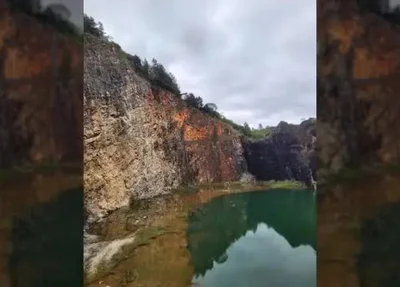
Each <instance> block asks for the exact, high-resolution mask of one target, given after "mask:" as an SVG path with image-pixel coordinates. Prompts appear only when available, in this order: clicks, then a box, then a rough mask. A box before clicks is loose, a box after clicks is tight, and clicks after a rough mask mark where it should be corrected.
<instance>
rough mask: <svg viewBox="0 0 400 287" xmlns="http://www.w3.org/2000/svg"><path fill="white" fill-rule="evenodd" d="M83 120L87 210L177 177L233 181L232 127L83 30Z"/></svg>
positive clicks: (237, 166) (237, 164) (176, 182)
mask: <svg viewBox="0 0 400 287" xmlns="http://www.w3.org/2000/svg"><path fill="white" fill-rule="evenodd" d="M84 121H85V123H84V145H85V161H84V165H85V166H84V169H85V206H86V209H87V212H88V215H92V216H95V217H96V216H101V215H104V214H105V213H107V212H108V211H111V210H113V209H116V208H118V207H121V206H123V205H127V204H128V203H129V200H130V199H131V198H146V197H153V196H156V195H159V194H163V193H167V192H169V191H170V190H171V189H173V188H176V187H178V186H180V185H182V184H187V183H191V182H224V181H235V180H239V179H240V176H241V174H242V173H243V172H244V171H246V169H247V168H246V161H245V158H244V150H243V147H242V144H241V136H240V134H239V133H238V132H236V131H235V130H233V129H232V128H231V127H230V126H229V125H227V124H224V123H222V122H220V121H218V120H216V119H214V118H212V117H209V116H207V115H205V114H203V113H202V112H200V111H198V110H196V109H193V108H189V107H187V106H186V105H185V104H184V102H183V101H182V100H181V99H180V98H179V97H178V96H177V95H174V94H172V93H170V92H167V91H165V90H163V89H160V88H159V87H156V86H154V85H151V84H150V83H149V81H148V80H145V79H144V78H142V77H140V76H138V75H137V74H136V73H135V71H134V69H133V67H132V65H131V64H130V63H129V61H128V60H127V59H126V58H125V57H123V56H122V54H121V50H120V48H119V47H117V46H115V45H112V44H111V43H107V42H103V41H102V40H100V39H98V38H95V37H92V36H90V35H87V36H86V38H85V63H84Z"/></svg>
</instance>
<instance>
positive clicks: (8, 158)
mask: <svg viewBox="0 0 400 287" xmlns="http://www.w3.org/2000/svg"><path fill="white" fill-rule="evenodd" d="M2 2H4V1H2ZM0 31H1V32H0V86H1V91H0V167H1V168H8V167H10V166H14V165H19V164H24V163H41V162H49V161H52V162H54V161H79V162H81V161H82V150H83V146H82V142H83V137H82V135H83V130H82V126H83V120H82V114H83V110H82V98H83V97H82V75H83V71H82V58H83V57H82V52H83V51H82V44H79V43H77V42H75V41H74V40H73V39H70V38H68V37H65V36H62V35H60V34H59V33H58V32H57V31H56V30H55V29H53V28H52V27H45V26H44V25H42V24H41V23H39V22H38V21H37V20H35V19H33V18H31V17H28V16H26V15H23V14H11V13H9V11H8V10H7V9H5V8H4V3H3V4H1V9H0ZM49 55H53V57H49Z"/></svg>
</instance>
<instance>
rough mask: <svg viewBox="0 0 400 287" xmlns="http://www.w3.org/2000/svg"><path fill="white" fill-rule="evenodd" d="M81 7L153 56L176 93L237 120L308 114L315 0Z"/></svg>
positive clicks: (130, 0)
mask: <svg viewBox="0 0 400 287" xmlns="http://www.w3.org/2000/svg"><path fill="white" fill-rule="evenodd" d="M111 3H112V4H111ZM84 9H85V13H87V14H89V15H90V16H93V17H94V18H95V19H96V20H98V21H101V22H102V23H103V24H104V27H105V29H106V31H107V32H108V33H109V34H110V35H111V36H112V37H113V38H114V41H116V42H117V43H119V44H120V45H121V46H122V47H123V49H124V50H126V51H127V52H129V53H131V54H137V55H139V56H140V57H141V58H147V59H149V60H151V59H152V58H155V59H157V60H158V61H159V62H160V63H162V64H163V65H164V66H165V67H166V68H167V69H168V70H170V71H171V72H172V73H173V74H174V75H175V76H176V78H177V80H178V83H179V85H180V87H181V90H182V91H183V92H193V93H195V94H196V95H199V96H201V97H202V98H203V99H204V102H213V103H216V104H217V106H218V107H219V111H220V112H222V113H223V114H224V115H225V116H226V117H228V118H231V119H233V120H234V121H236V122H237V123H240V124H243V123H244V122H245V121H247V122H248V123H249V124H251V125H252V126H257V125H258V123H262V124H263V125H275V124H277V123H278V122H279V121H281V120H284V121H288V122H294V123H298V122H299V121H300V119H301V118H308V117H311V116H315V114H316V3H315V0H302V1H293V0H281V1H272V0H248V1H243V0H218V1H217V0H202V1H185V0H169V1H158V0H124V1H122V0H120V1H117V2H110V1H106V0H86V1H85V2H84Z"/></svg>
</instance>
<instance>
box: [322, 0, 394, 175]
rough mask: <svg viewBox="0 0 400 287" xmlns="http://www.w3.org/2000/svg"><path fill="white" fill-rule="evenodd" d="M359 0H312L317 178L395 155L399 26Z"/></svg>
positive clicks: (392, 159) (381, 160) (391, 157)
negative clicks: (314, 12)
mask: <svg viewBox="0 0 400 287" xmlns="http://www.w3.org/2000/svg"><path fill="white" fill-rule="evenodd" d="M362 2H365V3H366V2H368V1H361V0H358V1H356V0H339V1H338V0H321V1H318V6H317V9H318V11H317V15H318V16H317V17H318V26H317V36H318V79H317V89H318V90H317V92H318V111H317V118H318V127H317V130H318V131H317V132H318V143H317V148H318V157H319V160H318V162H319V167H318V172H319V173H320V175H319V176H318V178H319V179H321V176H323V177H325V176H326V175H328V174H329V173H332V172H336V171H339V170H340V169H342V168H345V167H347V168H349V167H350V168H358V167H362V166H369V165H372V164H374V163H394V162H397V163H399V161H400V130H399V124H400V117H399V116H398V114H399V110H400V97H399V91H400V81H399V78H400V27H399V25H398V24H395V23H391V22H390V21H389V20H387V19H385V18H384V17H382V16H380V15H378V14H377V13H370V12H367V11H365V12H362V11H361V9H360V6H359V4H360V3H362ZM372 2H373V1H369V4H372Z"/></svg>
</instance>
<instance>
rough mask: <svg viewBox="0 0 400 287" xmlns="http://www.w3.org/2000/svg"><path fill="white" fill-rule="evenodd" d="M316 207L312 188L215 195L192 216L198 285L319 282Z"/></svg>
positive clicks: (309, 284) (307, 285)
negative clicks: (317, 272) (306, 189)
mask: <svg viewBox="0 0 400 287" xmlns="http://www.w3.org/2000/svg"><path fill="white" fill-rule="evenodd" d="M315 211H316V206H315V197H314V195H313V193H312V192H310V191H299V190H295V191H289V190H288V191H283V190H269V191H257V192H247V193H242V194H233V195H228V196H222V197H217V198H214V199H212V200H211V201H210V202H208V203H206V204H204V205H201V206H200V207H198V208H196V209H195V210H194V211H193V212H191V214H190V216H189V218H188V229H187V239H188V249H189V252H190V257H191V263H192V264H193V266H194V276H193V283H194V284H195V285H197V286H207V287H208V286H210V287H212V286H221V287H223V286H231V287H234V286H238V287H239V286H254V287H257V286H269V287H275V286H277V287H278V286H298V287H312V286H316V252H315V242H316V216H315Z"/></svg>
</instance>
